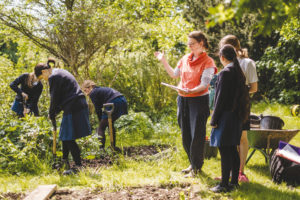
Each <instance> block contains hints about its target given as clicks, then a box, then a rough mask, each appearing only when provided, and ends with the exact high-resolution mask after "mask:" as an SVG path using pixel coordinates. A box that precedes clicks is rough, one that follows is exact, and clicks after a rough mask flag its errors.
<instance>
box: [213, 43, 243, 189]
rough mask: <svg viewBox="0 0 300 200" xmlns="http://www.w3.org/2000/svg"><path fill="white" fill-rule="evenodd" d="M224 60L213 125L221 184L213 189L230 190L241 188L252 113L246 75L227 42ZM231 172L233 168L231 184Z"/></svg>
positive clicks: (218, 84)
mask: <svg viewBox="0 0 300 200" xmlns="http://www.w3.org/2000/svg"><path fill="white" fill-rule="evenodd" d="M220 61H221V63H222V64H223V66H224V67H225V68H224V69H223V70H222V71H221V72H220V73H219V75H218V79H217V82H216V93H215V107H214V111H213V114H212V117H211V121H210V124H211V126H212V128H213V129H212V132H211V136H210V145H211V146H217V147H218V148H219V152H220V155H221V168H222V179H221V183H220V184H218V185H217V186H216V187H213V188H211V190H212V191H213V192H228V191H231V190H232V189H234V188H236V187H238V176H239V167H240V158H239V154H238V151H237V145H239V143H240V139H241V134H242V125H243V123H244V122H245V121H247V119H248V116H249V109H248V108H249V93H248V89H247V86H246V79H245V75H244V73H243V71H242V69H241V67H240V64H239V61H238V60H237V54H236V52H235V49H234V47H233V46H231V45H224V46H223V47H222V48H221V50H220ZM230 171H232V177H231V182H230V184H229V176H230Z"/></svg>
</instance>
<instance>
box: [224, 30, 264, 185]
mask: <svg viewBox="0 0 300 200" xmlns="http://www.w3.org/2000/svg"><path fill="white" fill-rule="evenodd" d="M225 44H230V45H232V46H233V47H234V48H235V50H236V52H237V57H238V61H239V63H240V66H241V68H242V70H243V72H244V75H245V77H246V85H247V86H248V89H249V93H250V94H252V93H255V92H256V91H257V81H258V78H257V73H256V66H255V62H254V61H253V60H251V59H250V58H248V53H247V50H246V49H241V45H240V41H239V40H238V38H237V37H236V36H234V35H227V36H225V37H223V38H222V39H221V41H220V45H219V46H220V48H221V47H222V46H224V45H225ZM249 113H250V107H249ZM247 130H250V120H247V121H246V122H245V123H244V125H243V132H242V137H241V142H240V145H239V155H240V161H241V162H240V172H239V181H240V182H249V180H248V178H247V176H246V175H245V173H244V167H245V163H246V159H247V155H248V149H249V146H248V138H247Z"/></svg>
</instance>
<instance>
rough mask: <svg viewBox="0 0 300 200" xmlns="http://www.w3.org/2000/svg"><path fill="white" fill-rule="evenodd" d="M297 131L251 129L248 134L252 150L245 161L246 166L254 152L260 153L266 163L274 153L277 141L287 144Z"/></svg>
mask: <svg viewBox="0 0 300 200" xmlns="http://www.w3.org/2000/svg"><path fill="white" fill-rule="evenodd" d="M298 131H299V130H298V129H294V130H277V129H258V128H251V129H250V130H249V131H248V133H247V137H248V142H249V147H250V148H252V149H253V151H252V152H251V153H250V155H249V156H248V158H247V160H246V164H247V163H248V162H249V160H250V158H251V157H252V156H253V154H254V153H255V151H256V150H258V151H260V152H261V153H262V154H263V155H264V157H265V161H266V163H268V160H269V159H270V158H271V156H272V154H273V153H274V151H275V150H276V149H277V148H278V144H279V141H284V142H287V143H288V142H289V141H290V140H291V139H292V138H293V137H294V136H295V135H296V134H297V133H298Z"/></svg>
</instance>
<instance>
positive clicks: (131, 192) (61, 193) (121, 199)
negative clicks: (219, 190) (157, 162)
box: [51, 184, 189, 200]
mask: <svg viewBox="0 0 300 200" xmlns="http://www.w3.org/2000/svg"><path fill="white" fill-rule="evenodd" d="M180 195H181V196H183V195H184V196H185V197H188V195H189V185H188V184H186V185H182V186H167V187H156V186H145V187H132V188H127V189H124V190H120V191H115V192H106V191H100V190H99V191H97V190H93V191H91V190H58V191H56V193H55V194H54V195H53V196H52V197H51V200H53V199H55V200H71V199H72V200H73V199H79V200H100V199H101V200H111V199H114V200H144V199H153V200H154V199H155V200H167V199H173V200H174V199H180Z"/></svg>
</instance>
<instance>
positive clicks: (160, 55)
mask: <svg viewBox="0 0 300 200" xmlns="http://www.w3.org/2000/svg"><path fill="white" fill-rule="evenodd" d="M154 55H155V57H156V58H157V59H158V60H159V61H160V62H161V63H162V64H163V66H164V68H165V70H166V71H167V73H168V74H169V76H170V77H171V78H178V77H179V76H180V73H178V71H177V70H179V69H178V68H175V69H173V68H172V67H171V66H170V65H169V63H168V61H167V59H166V58H165V56H164V52H162V53H161V52H155V53H154Z"/></svg>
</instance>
